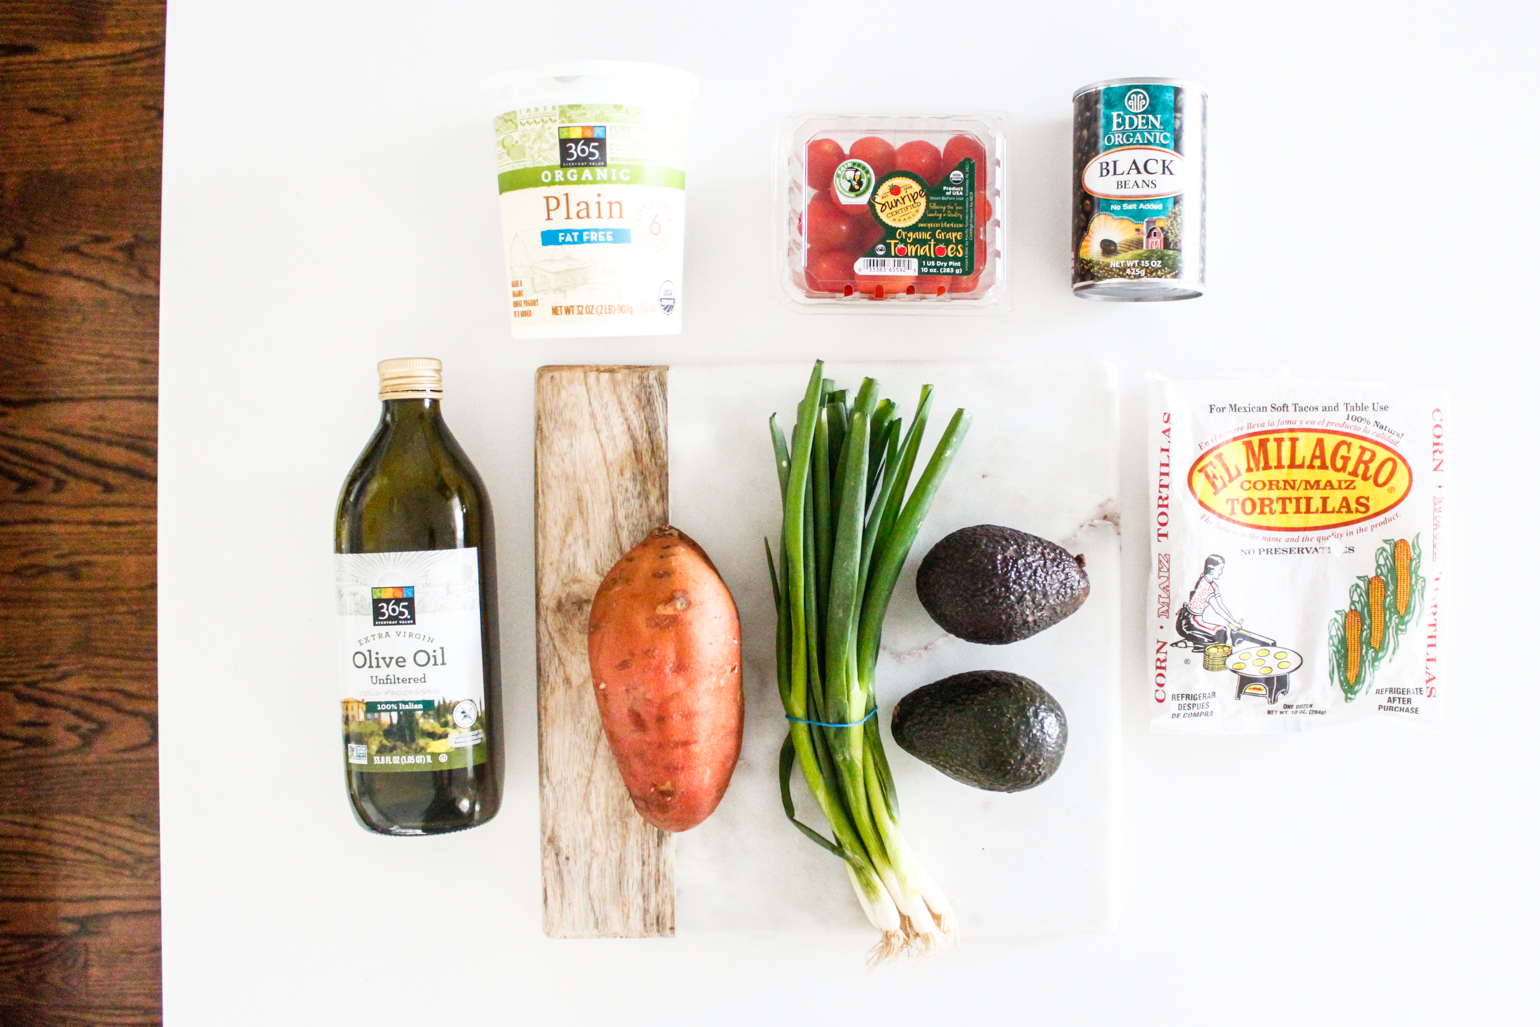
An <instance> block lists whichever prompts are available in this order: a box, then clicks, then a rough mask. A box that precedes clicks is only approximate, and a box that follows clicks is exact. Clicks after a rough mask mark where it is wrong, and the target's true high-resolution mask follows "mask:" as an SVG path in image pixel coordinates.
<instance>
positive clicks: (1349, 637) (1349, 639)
mask: <svg viewBox="0 0 1540 1027" xmlns="http://www.w3.org/2000/svg"><path fill="white" fill-rule="evenodd" d="M1363 631H1364V625H1363V618H1362V617H1360V616H1359V614H1358V611H1357V610H1349V611H1348V612H1347V615H1346V617H1345V618H1344V619H1343V622H1342V633H1343V636H1344V641H1345V642H1346V643H1347V665H1346V666H1345V667H1344V669H1343V677H1345V678H1347V683H1348V686H1349V687H1351V688H1356V687H1357V685H1358V671H1359V669H1360V668H1361V667H1362V665H1363Z"/></svg>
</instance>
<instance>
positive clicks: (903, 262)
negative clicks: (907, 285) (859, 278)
mask: <svg viewBox="0 0 1540 1027" xmlns="http://www.w3.org/2000/svg"><path fill="white" fill-rule="evenodd" d="M919 273H920V262H919V260H917V259H916V258H914V257H862V258H861V259H860V260H858V261H856V274H858V275H917V274H919Z"/></svg>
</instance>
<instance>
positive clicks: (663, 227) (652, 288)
mask: <svg viewBox="0 0 1540 1027" xmlns="http://www.w3.org/2000/svg"><path fill="white" fill-rule="evenodd" d="M686 126H687V120H686V114H685V111H684V110H683V109H675V108H670V107H666V106H639V105H622V104H562V105H550V106H542V107H525V108H520V109H518V110H512V111H508V112H507V113H505V114H501V115H499V116H498V117H497V118H496V119H495V120H494V123H493V130H494V132H495V135H496V141H497V171H498V175H497V182H498V192H499V195H500V203H501V207H502V221H503V246H504V258H505V261H506V266H507V269H508V291H509V302H510V304H511V310H512V314H513V323H514V327H515V329H516V330H522V329H523V328H525V327H528V328H532V329H538V328H541V327H543V326H546V325H578V326H581V325H584V324H595V323H614V322H616V321H623V322H624V321H629V322H634V323H636V324H637V325H638V327H639V330H645V324H646V323H647V322H662V321H668V320H676V319H677V318H678V317H679V316H680V302H681V296H680V291H679V283H680V281H681V279H682V272H683V269H684V259H683V258H684V249H683V246H684V173H685V140H686Z"/></svg>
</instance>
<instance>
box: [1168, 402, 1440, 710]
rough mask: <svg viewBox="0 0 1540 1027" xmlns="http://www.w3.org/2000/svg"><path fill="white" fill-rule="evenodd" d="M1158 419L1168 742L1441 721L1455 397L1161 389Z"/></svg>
mask: <svg viewBox="0 0 1540 1027" xmlns="http://www.w3.org/2000/svg"><path fill="white" fill-rule="evenodd" d="M1151 411H1152V414H1151V416H1152V429H1153V430H1152V432H1151V441H1152V451H1151V461H1152V462H1151V483H1152V496H1151V511H1150V512H1151V537H1150V548H1151V558H1152V568H1151V571H1152V573H1151V580H1150V587H1151V595H1150V598H1151V602H1150V606H1149V621H1148V626H1149V634H1148V638H1149V643H1150V646H1151V650H1150V652H1149V664H1148V666H1149V674H1150V677H1149V684H1150V692H1149V695H1150V702H1151V714H1152V721H1151V723H1152V727H1153V728H1154V730H1157V731H1169V732H1179V733H1193V734H1239V733H1253V732H1272V731H1297V730H1301V729H1303V728H1307V727H1315V726H1318V725H1321V724H1331V723H1336V722H1338V721H1342V720H1348V719H1355V718H1360V717H1366V716H1374V717H1391V718H1394V719H1398V720H1403V721H1407V722H1411V723H1416V724H1420V725H1424V726H1433V725H1435V724H1437V723H1438V722H1439V719H1440V718H1441V716H1442V708H1443V698H1444V695H1443V692H1444V682H1443V676H1444V675H1443V671H1442V667H1441V662H1440V649H1439V637H1438V635H1439V632H1438V614H1439V596H1440V593H1441V591H1442V583H1443V572H1442V569H1441V565H1442V558H1443V548H1444V543H1443V540H1444V464H1445V423H1446V422H1445V415H1444V399H1443V397H1442V396H1441V395H1440V394H1439V393H1437V392H1435V391H1433V390H1429V389H1415V388H1402V387H1394V386H1388V385H1373V384H1350V383H1344V382H1330V381H1309V380H1303V379H1295V378H1289V377H1280V378H1276V379H1270V380H1263V381H1255V380H1240V379H1230V380H1216V381H1196V382H1168V381H1164V380H1160V379H1157V380H1156V381H1155V382H1154V383H1153V391H1152V396H1151Z"/></svg>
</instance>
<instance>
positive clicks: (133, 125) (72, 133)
mask: <svg viewBox="0 0 1540 1027" xmlns="http://www.w3.org/2000/svg"><path fill="white" fill-rule="evenodd" d="M9 49H10V52H9V53H4V54H0V124H4V125H5V127H6V131H5V132H3V133H0V168H4V169H5V170H7V171H20V170H32V169H44V168H57V169H75V170H80V169H82V168H100V169H102V170H103V171H110V170H112V169H113V168H114V167H116V166H121V165H123V164H125V163H130V164H133V163H137V164H151V163H158V162H159V159H160V145H161V117H162V95H163V94H162V89H161V83H162V82H163V81H164V78H165V52H166V48H165V43H164V42H163V41H161V40H159V39H155V40H127V41H122V42H118V41H109V42H96V43H68V42H64V43H58V42H52V41H48V42H38V43H28V44H13V45H12V46H11V47H10V48H9Z"/></svg>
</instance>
